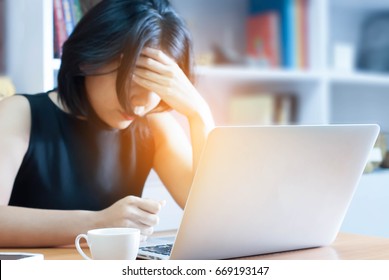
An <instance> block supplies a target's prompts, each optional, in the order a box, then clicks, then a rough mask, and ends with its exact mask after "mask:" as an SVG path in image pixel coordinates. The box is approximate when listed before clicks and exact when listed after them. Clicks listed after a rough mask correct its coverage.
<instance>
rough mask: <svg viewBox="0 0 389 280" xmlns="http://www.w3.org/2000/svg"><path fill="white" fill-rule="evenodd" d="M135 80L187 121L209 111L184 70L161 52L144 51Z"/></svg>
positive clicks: (149, 49) (135, 73)
mask: <svg viewBox="0 0 389 280" xmlns="http://www.w3.org/2000/svg"><path fill="white" fill-rule="evenodd" d="M133 81H134V82H136V83H137V84H138V85H140V86H142V87H144V88H146V89H148V90H150V91H152V92H154V93H156V94H158V95H159V96H160V98H161V99H162V100H163V101H165V102H166V104H168V105H169V106H170V107H171V108H172V109H174V110H176V111H177V112H179V113H181V114H183V115H185V116H187V117H188V118H191V117H192V116H199V115H202V114H203V113H205V112H207V111H208V110H209V108H208V105H207V103H206V102H205V100H204V99H203V98H202V96H201V95H200V94H199V93H198V91H197V90H196V88H195V87H194V86H193V85H192V83H191V82H190V81H189V79H188V77H187V76H186V75H185V73H184V72H183V71H182V69H181V68H180V67H179V66H178V65H177V63H176V62H175V61H174V60H173V59H172V58H170V57H169V56H168V55H166V54H165V53H164V52H162V51H161V50H158V49H153V48H148V47H147V48H145V49H144V50H143V51H142V55H141V56H140V58H139V59H138V61H137V63H136V69H135V71H134V76H133Z"/></svg>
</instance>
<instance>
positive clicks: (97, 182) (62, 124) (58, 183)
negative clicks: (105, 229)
mask: <svg viewBox="0 0 389 280" xmlns="http://www.w3.org/2000/svg"><path fill="white" fill-rule="evenodd" d="M24 96H25V97H26V98H27V99H28V101H29V103H30V106H31V133H30V143H29V147H28V150H27V153H26V155H25V156H24V159H23V162H22V165H21V167H20V169H19V172H18V174H17V176H16V179H15V183H14V186H13V190H12V194H11V199H10V202H9V205H14V206H23V207H31V208H42V209H63V210H72V209H85V210H101V209H104V208H106V207H108V206H110V205H112V204H113V203H114V202H116V201H117V200H119V199H120V198H122V197H125V196H127V195H136V196H140V195H141V194H142V191H143V186H144V183H145V181H146V178H147V176H148V174H149V172H150V169H151V168H152V162H153V157H154V141H153V137H152V134H151V131H150V128H149V126H148V123H147V120H146V119H144V118H139V119H136V120H134V121H133V122H132V123H131V125H130V126H129V127H128V128H127V129H125V130H115V129H107V128H106V127H102V126H99V125H98V124H97V123H95V122H88V121H85V120H81V119H79V118H76V117H74V116H72V115H70V114H67V113H65V112H63V111H62V110H60V109H59V108H58V107H57V106H56V105H55V104H54V103H53V102H52V101H51V100H50V98H49V96H48V93H41V94H36V95H24Z"/></svg>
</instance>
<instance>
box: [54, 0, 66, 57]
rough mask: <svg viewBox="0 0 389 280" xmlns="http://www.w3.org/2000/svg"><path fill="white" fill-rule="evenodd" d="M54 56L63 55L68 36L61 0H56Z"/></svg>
mask: <svg viewBox="0 0 389 280" xmlns="http://www.w3.org/2000/svg"><path fill="white" fill-rule="evenodd" d="M53 3H54V29H55V30H54V34H55V37H54V56H55V57H56V58H59V57H61V55H62V45H63V43H65V41H66V40H67V38H68V34H67V32H66V24H65V18H64V13H63V8H62V1H61V0H54V2H53Z"/></svg>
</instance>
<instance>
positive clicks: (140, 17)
mask: <svg viewBox="0 0 389 280" xmlns="http://www.w3.org/2000/svg"><path fill="white" fill-rule="evenodd" d="M147 46H150V47H155V48H159V49H161V50H162V51H164V52H165V53H166V54H168V55H169V56H170V57H172V58H173V59H174V60H175V61H176V62H177V64H178V65H179V66H180V68H181V69H182V70H183V71H184V72H185V74H186V75H187V76H188V78H189V79H191V78H192V68H193V55H192V41H191V38H190V34H189V31H188V29H187V27H186V25H185V23H184V21H183V19H182V18H181V17H180V16H179V15H178V14H177V13H176V12H175V11H174V10H173V8H172V6H171V5H170V3H169V2H168V1H167V0H103V1H101V2H100V3H98V4H97V5H96V6H95V7H93V8H92V9H91V10H90V11H89V12H88V13H87V14H86V15H85V16H84V17H83V18H82V19H81V20H80V22H79V23H78V24H77V26H76V27H75V29H74V31H73V33H72V34H71V35H70V36H69V38H68V40H67V41H66V42H65V44H64V45H63V49H62V62H61V67H60V69H59V73H58V94H59V98H60V100H61V101H62V103H63V104H64V105H65V107H66V108H67V109H68V110H69V111H70V113H71V114H74V115H76V116H84V117H89V116H91V115H93V114H94V112H93V110H92V108H91V106H90V104H89V102H88V98H87V96H86V90H85V85H84V81H85V76H87V75H97V74H101V73H98V72H97V71H98V69H99V68H100V67H102V66H104V65H107V64H108V63H110V62H113V61H115V60H116V61H121V63H120V65H119V68H118V69H115V70H117V71H118V75H117V80H116V91H117V94H118V100H119V102H120V104H121V106H122V107H123V108H124V109H125V110H126V111H127V112H129V113H131V108H130V103H129V98H128V95H129V86H130V84H131V78H132V75H131V73H132V72H133V71H134V69H135V63H136V61H137V60H138V58H139V56H140V54H141V51H142V49H143V48H144V47H147Z"/></svg>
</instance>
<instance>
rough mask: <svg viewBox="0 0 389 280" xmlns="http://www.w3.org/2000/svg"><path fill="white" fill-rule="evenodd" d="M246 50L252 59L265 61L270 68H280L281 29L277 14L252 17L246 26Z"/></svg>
mask: <svg viewBox="0 0 389 280" xmlns="http://www.w3.org/2000/svg"><path fill="white" fill-rule="evenodd" d="M246 28H247V29H246V31H247V33H246V36H247V37H246V38H247V39H246V50H247V54H248V55H249V56H250V57H253V58H256V59H258V60H264V61H265V62H266V63H267V65H268V66H269V67H279V66H280V44H279V37H280V27H279V16H278V13H276V12H266V13H261V14H256V15H250V16H249V17H248V19H247V26H246Z"/></svg>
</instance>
